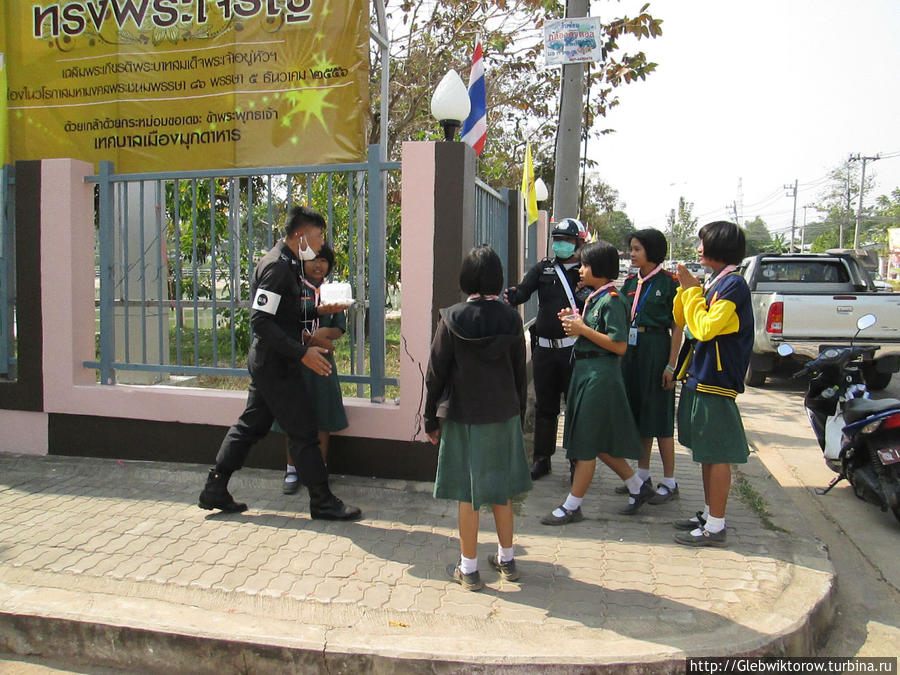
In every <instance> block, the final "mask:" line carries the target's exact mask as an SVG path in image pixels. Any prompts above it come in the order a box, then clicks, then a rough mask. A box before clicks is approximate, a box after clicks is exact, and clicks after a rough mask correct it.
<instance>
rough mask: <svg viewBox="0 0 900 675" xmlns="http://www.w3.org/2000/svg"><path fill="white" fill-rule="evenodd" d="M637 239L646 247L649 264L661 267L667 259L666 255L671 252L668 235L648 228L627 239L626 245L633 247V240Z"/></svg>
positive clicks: (632, 234) (634, 233)
mask: <svg viewBox="0 0 900 675" xmlns="http://www.w3.org/2000/svg"><path fill="white" fill-rule="evenodd" d="M632 239H637V240H638V241H639V242H641V246H643V247H644V252H645V253H646V255H647V260H648V262H652V263H656V264H657V265H659V264H660V263H661V262H662V261H663V260H665V259H666V253H668V251H669V242H667V241H666V235H664V234H663V233H662V232H660V231H659V230H657V229H655V228H652V227H648V228H647V229H645V230H638V231H637V232H632V233H631V234H629V235H628V237H626V239H625V243H626V245H628V246H631V240H632Z"/></svg>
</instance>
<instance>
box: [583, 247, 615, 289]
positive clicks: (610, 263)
mask: <svg viewBox="0 0 900 675" xmlns="http://www.w3.org/2000/svg"><path fill="white" fill-rule="evenodd" d="M581 264H582V265H587V266H588V267H590V268H591V274H593V275H594V276H595V277H598V278H600V279H609V280H610V281H612V280H613V279H618V278H619V249H617V248H616V247H615V246H613V245H612V244H610V243H609V242H608V241H603V240H600V241H595V242H593V243H590V244H587V245H586V246H585V247H584V248H582V249H581Z"/></svg>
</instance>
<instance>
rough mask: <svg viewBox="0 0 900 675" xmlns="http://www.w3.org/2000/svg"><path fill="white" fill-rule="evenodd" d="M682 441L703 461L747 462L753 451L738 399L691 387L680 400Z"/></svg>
mask: <svg viewBox="0 0 900 675" xmlns="http://www.w3.org/2000/svg"><path fill="white" fill-rule="evenodd" d="M678 442H679V443H681V444H682V445H683V446H684V447H686V448H690V450H691V454H692V455H693V458H694V461H695V462H701V463H703V464H746V463H747V457H748V456H749V454H750V449H749V448H748V447H747V436H746V434H745V433H744V423H743V422H742V421H741V413H740V411H739V410H738V407H737V403H736V402H735V400H734V399H733V398H730V397H728V396H717V395H716V394H709V393H706V392H703V391H697V390H696V389H691V388H689V387H687V386H682V387H681V395H680V400H679V401H678Z"/></svg>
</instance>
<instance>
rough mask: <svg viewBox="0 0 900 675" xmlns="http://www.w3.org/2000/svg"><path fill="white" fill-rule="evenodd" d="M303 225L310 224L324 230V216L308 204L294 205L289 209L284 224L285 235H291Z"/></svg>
mask: <svg viewBox="0 0 900 675" xmlns="http://www.w3.org/2000/svg"><path fill="white" fill-rule="evenodd" d="M304 225H312V226H313V227H318V228H319V229H320V230H324V229H325V218H324V217H323V216H322V214H321V213H319V212H318V211H316V210H315V209H311V208H309V207H308V206H295V207H293V208H292V209H291V211H290V213H289V214H288V219H287V222H286V223H285V224H284V234H285V236H286V237H289V236H291V235H292V234H294V232H296V231H297V230H299V229H300V228H301V227H303V226H304Z"/></svg>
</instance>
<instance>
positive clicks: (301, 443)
mask: <svg viewBox="0 0 900 675" xmlns="http://www.w3.org/2000/svg"><path fill="white" fill-rule="evenodd" d="M324 228H325V219H324V218H323V217H322V214H320V213H319V212H318V211H315V210H313V209H310V208H307V207H305V206H295V207H294V208H293V209H291V212H290V214H289V217H288V220H287V223H286V224H285V228H284V232H285V233H284V238H283V239H281V240H280V241H279V242H278V243H276V244H275V246H274V247H273V248H272V249H271V250H270V251H269V252H268V253H266V255H264V256H263V258H262V259H261V260H260V261H259V264H258V265H257V266H256V269H255V271H254V272H253V276H252V278H251V280H250V293H251V297H252V298H253V303H252V305H251V308H250V325H251V326H252V327H253V333H254V335H253V341H252V342H251V344H250V353H249V355H248V357H247V368H248V370H249V371H250V378H251V379H250V390H249V392H248V394H247V406H246V408H245V409H244V412H243V413H242V414H241V416H240V418H239V419H238V421H237V422H236V423H235V424H234V425H233V426H232V427H231V428H230V429H229V430H228V433H227V434H226V435H225V438H224V440H223V441H222V445H221V446H220V448H219V453H218V455H217V456H216V465H215V467H214V468H212V469H210V471H209V476H208V478H207V481H206V486H205V487H204V488H203V491H202V492H201V493H200V498H199V505H200V507H201V508H203V509H219V510H221V511H226V512H229V513H238V512H241V511H244V510H246V509H247V505H246V504H243V503H241V502H236V501H235V500H234V499H233V498H232V496H231V494H229V492H228V480H229V478H230V477H231V474H232V473H233V472H235V471H237V470H238V469H240V468H241V467H242V466H243V465H244V460H246V458H247V455H248V454H249V452H250V448H251V447H252V446H253V444H254V443H256V442H257V441H259V440H260V439H262V438H263V437H264V436H265V435H266V434H267V433H268V432H269V429H270V428H271V427H272V422H273V421H274V420H278V424H279V425H281V428H282V429H283V430H284V432H285V433H286V434H287V436H288V439H289V446H288V450H289V452H290V454H291V458H292V459H293V464H294V466H296V467H297V469H298V471H299V478H300V481H301V482H302V483H303V484H304V485H305V486H306V487H307V488H308V490H309V512H310V515H311V516H312V517H313V518H321V519H327V520H356V519H357V518H359V517H360V516H361V514H360V510H359V509H358V508H356V507H353V506H348V505H346V504H344V502H342V501H341V500H340V499H338V498H337V497H335V496H334V495H333V494H332V493H331V490H330V489H329V486H328V470H327V469H326V468H325V462H324V460H323V459H322V453H321V452H320V450H319V437H318V425H317V424H316V410H315V404H314V402H313V399H312V397H311V395H310V393H309V392H308V391H307V390H306V387H305V385H304V383H303V379H302V369H304V368H309V369H310V370H312V371H313V372H314V373H316V374H317V375H321V376H327V375H328V374H330V373H331V364H330V363H329V361H328V360H327V359H326V358H325V355H324V353H325V350H324V349H322V348H321V347H315V346H307V345H304V344H303V340H302V335H301V328H302V319H303V316H302V315H301V303H300V298H301V295H302V287H303V261H304V260H312V259H314V258H315V257H316V255H317V254H318V252H319V250H320V249H321V248H322V245H323V243H324V238H323V234H324V232H323V230H324Z"/></svg>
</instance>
